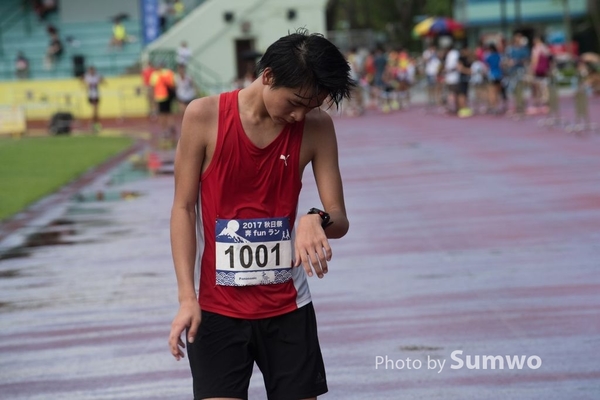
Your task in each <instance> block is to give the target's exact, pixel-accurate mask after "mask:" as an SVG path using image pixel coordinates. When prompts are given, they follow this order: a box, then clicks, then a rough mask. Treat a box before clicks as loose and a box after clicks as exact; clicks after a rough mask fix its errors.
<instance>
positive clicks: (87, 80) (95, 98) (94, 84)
mask: <svg viewBox="0 0 600 400" xmlns="http://www.w3.org/2000/svg"><path fill="white" fill-rule="evenodd" d="M83 83H84V84H85V87H86V90H87V96H88V102H89V103H90V106H91V107H92V121H91V123H92V130H93V131H94V132H99V131H100V129H101V128H102V126H101V125H100V119H99V118H98V105H99V104H100V90H99V88H98V86H100V84H102V83H104V78H103V77H102V76H101V75H98V73H97V72H96V68H95V67H94V66H90V67H89V68H88V71H87V72H86V74H85V75H84V76H83Z"/></svg>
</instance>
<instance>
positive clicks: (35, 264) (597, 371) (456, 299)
mask: <svg viewBox="0 0 600 400" xmlns="http://www.w3.org/2000/svg"><path fill="white" fill-rule="evenodd" d="M593 107H594V111H595V112H594V114H593V118H594V119H595V120H596V121H597V122H600V120H599V115H600V104H599V103H598V102H597V101H596V103H595V104H594V105H593ZM567 112H568V110H567ZM536 121H537V119H528V120H526V121H513V120H510V119H507V118H495V117H476V118H472V119H468V120H459V119H456V118H451V117H445V116H440V115H427V116H426V115H424V113H423V112H422V110H419V109H413V110H410V111H405V112H399V113H395V114H389V115H376V114H369V115H367V116H364V117H361V118H354V119H349V118H336V127H337V130H338V136H339V145H340V162H341V168H342V173H343V177H344V182H345V192H346V199H347V203H348V204H347V206H348V212H349V216H350V220H351V231H350V233H349V234H348V235H347V236H346V237H345V238H344V239H342V240H339V241H335V242H334V243H333V251H334V260H333V262H332V264H331V272H330V273H329V274H328V275H327V277H326V278H325V279H323V280H316V279H312V280H311V290H312V292H313V297H314V301H315V307H316V310H317V315H318V319H319V324H320V332H321V342H322V347H323V350H324V356H325V359H326V365H327V367H328V380H329V384H330V393H329V394H328V395H327V396H324V398H330V399H478V400H479V399H502V400H504V399H595V398H598V393H600V364H599V363H598V357H599V356H600V350H599V349H600V275H599V274H598V268H599V267H600V135H595V136H594V135H591V136H584V137H577V136H574V135H568V134H566V133H565V132H563V131H559V130H546V129H543V128H540V127H538V126H537V123H536ZM107 182H108V180H107V179H99V180H98V181H96V182H93V183H92V184H91V186H88V187H87V189H84V194H85V193H86V191H88V192H94V191H95V190H98V188H102V189H103V190H105V191H106V193H111V192H114V193H120V192H121V191H123V190H126V191H135V192H139V193H140V194H141V196H140V197H137V198H133V199H131V200H127V201H125V200H123V201H102V202H96V201H90V202H70V203H66V204H63V206H62V208H60V209H59V211H60V212H58V211H54V212H52V210H49V211H48V215H49V216H51V218H49V220H55V221H56V220H58V222H59V223H55V224H54V225H53V226H52V229H51V230H54V231H60V232H63V235H62V236H61V237H60V238H56V240H55V241H58V242H62V243H63V244H55V245H48V246H40V247H33V248H25V249H22V250H21V251H20V252H17V253H13V255H15V257H14V258H8V259H4V260H0V398H1V399H11V400H12V399H15V400H16V399H32V400H33V399H44V400H46V399H77V400H85V399H140V400H141V399H145V400H148V399H163V400H164V399H190V398H191V395H190V391H191V379H190V377H189V372H188V367H187V364H186V362H179V363H177V362H175V361H174V360H173V359H172V357H171V356H170V354H169V352H168V350H167V346H166V341H167V335H168V331H169V325H170V321H171V318H172V317H173V315H174V313H175V311H176V308H177V303H176V296H177V295H176V287H175V278H174V274H173V272H172V265H171V259H170V249H169V234H168V219H169V208H170V203H171V200H172V177H169V176H157V177H153V178H149V179H141V180H136V181H130V182H126V183H123V184H120V185H112V186H106V185H107ZM317 199H318V197H317V193H316V191H315V189H314V187H313V180H312V176H311V173H310V171H307V173H306V174H305V179H304V191H303V193H302V196H301V204H300V210H305V209H308V208H309V207H311V206H314V205H318V200H317ZM46 230H50V229H49V228H46ZM15 235H16V236H15ZM18 236H19V233H18V232H16V233H13V234H12V235H11V237H12V238H13V239H14V238H15V237H18ZM4 243H8V242H6V241H5V242H4ZM0 247H2V246H1V243H0ZM17 255H20V257H16V256H17ZM454 351H462V352H463V353H462V355H456V356H455V358H457V359H458V360H461V361H464V362H467V361H474V359H475V358H476V357H477V356H484V355H491V356H501V357H504V356H506V355H508V356H511V357H512V356H525V357H526V358H528V360H529V362H530V366H531V367H537V366H539V361H538V360H541V362H542V364H541V366H540V367H539V368H537V369H532V368H529V367H528V366H527V363H525V367H524V368H523V369H522V370H518V369H509V367H508V365H506V364H505V365H504V369H494V370H492V369H482V365H481V364H480V369H468V368H467V366H466V365H465V366H463V367H462V368H458V369H453V368H451V367H452V366H455V367H456V366H457V365H458V361H457V360H454V359H452V358H451V354H452V353H453V352H454ZM455 354H456V353H455ZM467 356H469V360H468V359H467ZM536 356H537V357H536ZM407 358H410V361H409V362H408V365H407ZM378 361H383V363H381V364H380V365H377V362H378ZM480 361H481V360H480ZM440 363H443V364H442V365H443V368H442V367H440ZM496 363H497V364H495V365H496V366H497V367H498V366H499V364H498V361H496ZM403 364H404V365H403ZM434 365H435V368H434ZM486 365H487V366H488V368H489V365H490V364H486ZM386 366H387V368H386ZM403 366H404V368H402V369H401V368H400V367H403ZM409 366H410V369H409V368H408V367H409ZM428 366H431V367H432V369H428ZM263 393H264V390H263V388H262V383H261V381H260V378H259V376H258V375H256V376H255V377H254V378H253V379H252V381H251V389H250V398H251V399H264V398H265V396H264V394H263Z"/></svg>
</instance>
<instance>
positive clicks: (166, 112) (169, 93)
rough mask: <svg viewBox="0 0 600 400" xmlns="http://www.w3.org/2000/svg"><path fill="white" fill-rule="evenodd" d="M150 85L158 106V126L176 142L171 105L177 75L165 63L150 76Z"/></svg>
mask: <svg viewBox="0 0 600 400" xmlns="http://www.w3.org/2000/svg"><path fill="white" fill-rule="evenodd" d="M150 85H152V88H153V90H154V101H155V102H156V104H157V106H158V124H159V126H160V127H161V129H162V133H163V134H164V135H165V136H166V137H170V138H171V140H172V141H173V143H175V142H176V137H177V133H176V131H175V126H174V124H173V116H172V109H171V104H172V102H173V99H174V98H175V74H174V73H173V71H171V70H170V69H169V68H167V67H166V65H165V64H164V63H160V64H159V65H158V68H157V69H156V71H154V72H153V73H152V75H150Z"/></svg>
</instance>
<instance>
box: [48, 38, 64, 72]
mask: <svg viewBox="0 0 600 400" xmlns="http://www.w3.org/2000/svg"><path fill="white" fill-rule="evenodd" d="M49 31H50V43H49V44H48V49H47V50H46V57H45V59H44V67H45V68H46V69H51V68H53V67H54V64H55V63H56V61H58V60H59V59H60V56H62V54H63V52H64V47H63V44H62V42H61V40H60V37H59V36H58V31H57V30H56V29H54V30H50V29H49Z"/></svg>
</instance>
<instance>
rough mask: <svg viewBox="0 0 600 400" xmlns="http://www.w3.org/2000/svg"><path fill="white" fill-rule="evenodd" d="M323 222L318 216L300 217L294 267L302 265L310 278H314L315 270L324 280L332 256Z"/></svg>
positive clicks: (295, 244)
mask: <svg viewBox="0 0 600 400" xmlns="http://www.w3.org/2000/svg"><path fill="white" fill-rule="evenodd" d="M321 222H322V221H321V217H320V216H319V215H317V214H307V215H303V216H302V217H300V219H299V220H298V228H297V229H296V240H295V243H294V249H295V253H296V260H295V262H294V267H298V266H300V264H302V266H303V267H304V270H305V271H306V274H307V275H308V276H312V275H313V270H314V272H315V273H316V274H317V276H318V277H319V278H323V276H324V274H326V273H327V270H328V269H327V261H330V260H331V256H332V254H331V247H330V246H329V241H328V240H327V236H325V231H324V230H323V227H321Z"/></svg>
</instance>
